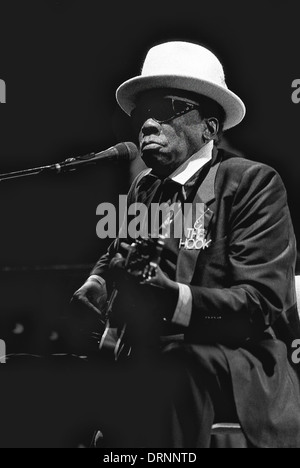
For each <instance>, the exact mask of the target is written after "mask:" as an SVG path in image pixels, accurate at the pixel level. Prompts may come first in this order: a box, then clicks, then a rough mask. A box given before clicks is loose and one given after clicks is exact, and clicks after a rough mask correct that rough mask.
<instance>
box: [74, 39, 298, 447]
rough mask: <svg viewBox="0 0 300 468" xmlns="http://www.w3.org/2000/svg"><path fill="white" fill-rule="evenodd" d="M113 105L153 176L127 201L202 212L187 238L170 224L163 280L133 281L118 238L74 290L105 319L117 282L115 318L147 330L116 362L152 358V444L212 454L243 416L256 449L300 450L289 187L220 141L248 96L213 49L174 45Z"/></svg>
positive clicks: (147, 403) (148, 406) (150, 59)
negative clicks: (218, 431)
mask: <svg viewBox="0 0 300 468" xmlns="http://www.w3.org/2000/svg"><path fill="white" fill-rule="evenodd" d="M117 100H118V103H119V105H120V106H121V108H122V109H123V110H124V111H125V112H126V113H127V114H128V115H130V116H131V118H132V122H133V126H134V129H135V131H136V134H137V135H138V139H139V145H140V150H141V154H142V158H143V160H144V162H145V163H146V165H147V166H148V167H149V168H150V170H147V171H144V172H142V173H141V174H140V175H139V176H138V177H137V178H136V180H135V181H134V183H133V185H132V187H131V189H130V192H129V195H128V204H129V205H131V204H133V203H136V202H138V203H143V204H145V205H146V206H147V207H148V208H149V209H150V206H151V204H153V203H154V202H157V203H161V202H167V203H173V202H174V201H176V202H177V203H179V204H180V206H182V211H183V212H184V210H185V208H184V206H185V204H190V205H192V207H193V209H194V208H196V207H197V206H200V207H202V211H201V210H200V212H201V214H200V217H199V218H197V215H196V218H195V220H194V221H195V223H194V222H193V223H192V225H191V226H190V229H188V230H187V231H185V232H184V233H183V237H182V238H181V239H178V238H176V237H175V236H174V229H173V230H172V229H171V230H170V232H171V235H170V236H169V237H168V238H166V239H165V241H164V248H163V251H162V253H161V259H160V264H159V266H157V267H156V270H155V275H153V276H152V277H150V278H148V279H147V280H141V281H138V280H137V279H136V278H135V276H134V272H128V269H127V271H126V268H125V267H126V265H125V260H124V258H125V257H126V250H128V245H127V244H128V243H130V239H128V242H125V243H122V239H119V238H118V239H116V240H115V241H114V242H113V244H112V245H111V247H110V248H109V249H108V252H107V254H106V255H104V256H103V257H102V258H101V259H100V260H99V261H98V263H97V264H96V266H95V268H94V270H93V271H92V273H91V276H90V277H89V278H88V280H87V281H86V283H85V284H84V285H83V286H82V287H81V288H80V289H79V290H78V291H77V292H76V293H75V295H74V298H75V300H76V301H77V302H78V303H81V304H84V305H85V306H86V310H89V311H90V312H91V313H95V314H99V304H100V302H102V301H103V296H104V292H105V287H107V289H108V291H111V289H112V284H113V285H114V286H116V288H117V290H118V291H119V294H118V295H117V298H116V300H115V304H114V307H115V310H118V316H119V317H120V316H122V314H123V317H124V316H125V315H126V314H127V315H126V317H127V318H128V317H130V319H129V321H130V324H131V327H132V330H133V331H134V327H135V323H136V330H138V331H141V333H142V337H143V338H142V340H138V339H135V333H134V332H133V331H132V332H131V333H129V334H128V336H127V338H126V339H125V344H126V346H125V345H124V343H123V347H124V346H125V348H126V349H127V354H126V358H125V359H123V360H121V359H120V360H121V362H124V366H125V365H126V364H125V362H127V361H128V362H130V360H132V361H134V360H135V361H137V362H138V363H139V365H140V364H141V363H142V362H143V360H144V362H145V363H148V364H147V366H148V367H147V369H146V370H145V367H144V374H143V372H141V375H143V378H146V377H145V376H148V377H147V384H145V386H144V391H145V398H144V399H142V401H143V403H144V412H143V415H142V417H141V420H142V421H143V426H144V428H143V429H144V430H145V431H146V428H147V429H148V435H147V442H146V443H147V444H148V446H150V447H185V448H187V447H209V446H210V437H211V436H210V433H211V427H212V424H213V423H214V422H226V421H227V422H228V421H238V422H240V424H241V426H242V429H243V431H244V433H245V435H246V437H247V439H248V441H249V444H251V445H252V446H255V447H300V390H299V383H298V378H297V375H296V372H295V370H294V369H293V368H292V365H291V364H290V362H289V357H290V345H291V341H292V340H293V338H294V337H295V336H297V337H299V333H300V327H299V325H300V324H299V319H298V314H297V309H296V298H295V286H294V276H295V275H294V265H295V258H296V246H295V238H294V233H293V227H292V224H291V219H290V214H289V210H288V206H287V197H286V191H285V188H284V186H283V183H282V181H281V179H280V177H279V175H278V174H277V173H276V172H275V171H274V170H273V169H272V168H270V167H268V166H266V165H264V164H261V163H258V162H253V161H250V160H248V159H243V158H240V157H237V156H235V155H233V154H230V153H228V152H226V151H224V150H222V149H218V148H217V145H216V143H217V141H218V138H219V137H220V135H221V133H222V131H224V130H228V129H229V128H232V127H234V126H236V125H238V124H239V123H240V122H241V121H242V119H243V117H244V115H245V106H244V104H243V102H242V101H241V99H240V98H239V97H238V96H237V95H235V94H234V93H233V92H231V91H230V90H229V89H228V88H227V86H226V83H225V77H224V71H223V68H222V65H221V63H220V62H219V60H218V59H217V57H216V56H215V55H214V54H212V53H211V52H210V51H209V50H207V49H206V48H203V47H202V46H200V45H197V44H194V43H186V42H176V41H174V42H168V43H164V44H160V45H157V46H155V47H153V48H152V49H151V50H150V51H149V53H148V55H147V57H146V59H145V62H144V66H143V69H142V74H141V76H138V77H135V78H133V79H131V80H128V81H126V82H125V83H123V84H122V85H121V86H120V87H119V89H118V90H117ZM190 205H189V206H190ZM203 207H204V208H203ZM199 220H200V221H201V224H200V225H201V229H199V223H200V221H199ZM169 224H170V225H171V224H172V220H170V219H169ZM174 224H175V220H174V219H173V225H174ZM172 233H173V235H172ZM189 241H191V242H189ZM194 241H195V242H194ZM105 283H106V284H105ZM131 311H132V313H131ZM139 314H140V315H139ZM149 317H150V318H149ZM154 317H155V319H154ZM153 322H156V323H159V325H158V326H155V325H154V326H153ZM123 330H124V329H123ZM147 330H148V331H149V333H147ZM155 333H156V334H157V335H158V336H156V338H155V339H154V338H153V336H154V335H155ZM150 337H152V338H153V339H152V338H150ZM143 345H144V346H143ZM143 348H144V349H143ZM122 349H123V348H122V347H121V350H122ZM145 349H147V352H145ZM128 350H129V351H128ZM151 353H152V355H153V357H152V358H150V357H149V356H150V355H151ZM149 363H151V365H150V364H149ZM140 368H143V365H141V366H140ZM130 369H131V368H130ZM121 394H122V390H121V389H120V391H119V393H118V395H119V396H120V398H122V396H121ZM118 395H117V396H115V398H116V399H117V398H118ZM139 403H140V402H139ZM147 410H148V411H147ZM130 411H132V413H131V414H132V415H133V414H134V411H136V412H138V411H139V409H137V407H136V409H135V410H134V409H132V408H131V410H130ZM130 411H128V414H129V415H130ZM129 417H130V416H129Z"/></svg>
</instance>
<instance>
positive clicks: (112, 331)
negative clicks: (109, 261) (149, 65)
mask: <svg viewBox="0 0 300 468" xmlns="http://www.w3.org/2000/svg"><path fill="white" fill-rule="evenodd" d="M163 248H164V238H163V236H160V237H158V238H155V239H152V238H147V239H144V238H142V239H138V240H137V241H135V242H134V243H132V244H131V246H130V249H129V251H128V255H127V258H126V262H125V270H126V271H127V272H128V273H129V274H130V275H132V278H134V281H135V283H136V285H137V286H138V285H139V284H140V283H142V282H144V281H146V280H148V279H151V278H154V277H155V275H156V271H157V267H158V265H159V262H160V258H161V253H162V251H163ZM122 286H123V287H121V289H122V290H121V291H120V287H119V290H118V289H117V288H114V289H113V291H112V293H111V295H110V298H109V301H108V303H107V310H106V317H107V323H106V327H105V330H104V332H103V335H102V338H101V341H100V344H99V349H100V350H101V351H105V352H108V353H109V354H113V356H114V359H115V360H119V359H121V358H126V357H128V356H130V353H131V345H130V341H131V339H130V338H132V337H134V340H135V341H140V342H141V341H143V339H144V337H145V333H147V330H146V327H143V326H142V327H141V323H142V322H143V317H142V314H139V313H137V311H136V307H134V304H132V302H131V299H132V295H131V294H130V289H129V288H127V285H126V284H124V285H122ZM142 299H143V298H141V300H142ZM117 302H119V303H120V302H121V303H122V307H119V309H120V308H121V312H119V313H117V314H116V312H115V309H116V308H117V307H116V303H117ZM111 324H114V326H111ZM142 329H143V331H141V330H142Z"/></svg>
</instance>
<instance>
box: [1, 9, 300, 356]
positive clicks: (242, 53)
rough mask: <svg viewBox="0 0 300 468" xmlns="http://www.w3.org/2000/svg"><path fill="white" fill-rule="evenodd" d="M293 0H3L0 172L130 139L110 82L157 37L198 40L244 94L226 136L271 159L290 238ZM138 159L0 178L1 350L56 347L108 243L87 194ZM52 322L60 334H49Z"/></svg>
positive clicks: (295, 74) (298, 112) (113, 188)
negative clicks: (238, 119)
mask: <svg viewBox="0 0 300 468" xmlns="http://www.w3.org/2000/svg"><path fill="white" fill-rule="evenodd" d="M296 5H297V2H295V1H294V2H284V4H283V3H280V4H278V6H276V3H275V2H271V1H264V2H247V3H246V2H232V1H222V2H217V1H215V2H213V1H212V2H204V1H186V2H184V3H183V2H166V1H164V2H162V1H160V2H154V1H152V2H147V3H144V2H102V1H100V0H98V1H96V0H60V1H58V0H57V1H55V0H52V1H51V0H39V1H37V0H36V1H32V0H29V1H22V0H20V1H15V0H10V1H1V5H0V25H1V27H0V78H1V79H3V80H5V81H6V85H7V103H6V104H5V105H0V173H5V172H9V171H14V170H20V169H26V168H31V167H35V166H42V165H46V164H51V163H55V162H58V161H62V160H64V159H66V158H67V157H70V156H79V155H82V154H85V153H88V152H91V151H95V152H98V151H101V150H104V149H106V148H108V147H109V146H112V145H115V144H117V143H118V142H121V141H131V140H132V135H131V130H130V125H129V121H128V120H129V119H128V118H127V117H126V116H125V115H123V114H122V112H121V111H120V110H119V109H118V107H117V104H116V102H115V90H116V88H117V87H118V86H119V85H120V84H121V83H122V82H123V81H124V80H126V79H128V78H131V77H132V76H135V75H137V74H139V72H140V69H141V66H142V62H143V59H144V57H145V54H146V52H147V50H148V49H149V48H150V47H151V46H153V45H154V44H155V43H158V42H163V41H165V40H176V39H178V40H191V41H195V42H199V43H201V44H203V45H205V46H207V47H209V48H210V49H211V50H212V51H213V52H215V53H216V54H217V55H218V57H219V58H220V59H221V61H222V63H223V64H224V68H225V73H226V78H227V84H228V86H229V88H230V89H232V90H233V91H235V92H236V93H237V94H238V95H239V96H240V97H241V98H242V99H243V100H244V102H245V103H246V106H247V115H246V118H245V120H244V121H243V122H242V123H241V124H240V125H239V126H238V127H237V128H235V129H232V130H230V131H229V132H227V133H226V144H227V145H228V146H230V147H232V148H234V149H236V150H237V151H238V152H240V153H242V154H244V155H246V156H247V157H249V158H250V159H255V160H259V161H262V162H264V163H266V164H269V165H271V166H273V167H275V169H277V170H278V172H279V173H280V175H281V176H282V178H283V181H284V183H285V185H286V188H287V192H288V196H289V204H290V209H291V213H292V218H293V222H294V227H295V231H296V235H297V239H298V241H299V236H300V216H299V215H298V200H299V168H300V155H299V149H298V139H299V130H298V128H299V121H300V104H299V105H298V106H297V105H295V104H293V103H292V100H291V94H292V88H291V84H292V81H293V80H294V79H297V78H300V62H299V47H298V44H299V34H298V31H299V21H298V17H297V14H296ZM140 168H141V165H140V163H139V162H138V161H135V162H134V163H133V164H131V166H129V165H128V164H124V163H122V164H119V165H113V164H111V163H107V164H100V165H97V166H95V167H91V168H85V169H81V170H80V171H78V172H76V173H70V174H64V175H59V176H38V177H29V178H24V179H18V180H13V181H4V182H0V216H1V230H0V337H1V338H3V339H6V341H7V346H8V352H15V351H20V352H44V351H45V350H46V351H48V350H50V351H53V350H60V349H61V348H63V347H64V344H65V343H64V338H63V337H62V334H61V330H60V326H59V325H58V322H59V320H58V318H59V317H60V316H61V315H63V314H64V311H65V310H66V309H67V307H68V302H69V299H70V297H71V295H72V293H73V292H74V290H75V289H76V288H77V287H79V286H80V285H81V284H82V282H83V281H84V279H85V278H86V276H87V275H88V271H89V267H90V265H92V264H93V263H94V262H95V260H96V259H97V258H98V256H100V254H101V253H102V252H103V251H104V250H105V248H106V246H107V242H104V241H100V240H99V239H97V237H96V223H97V217H96V207H97V206H98V204H99V203H101V202H104V201H111V202H116V200H117V197H118V194H122V193H126V192H127V190H128V187H129V184H130V181H131V180H132V177H133V176H134V174H135V173H136V172H138V171H139V169H140ZM53 332H57V333H58V335H56V334H53Z"/></svg>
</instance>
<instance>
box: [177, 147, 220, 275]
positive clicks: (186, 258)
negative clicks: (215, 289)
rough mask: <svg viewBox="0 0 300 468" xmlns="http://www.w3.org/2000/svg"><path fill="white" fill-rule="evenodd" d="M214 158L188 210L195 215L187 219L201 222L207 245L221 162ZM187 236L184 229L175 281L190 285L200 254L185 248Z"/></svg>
mask: <svg viewBox="0 0 300 468" xmlns="http://www.w3.org/2000/svg"><path fill="white" fill-rule="evenodd" d="M216 156H217V151H216V152H215V154H214V157H213V160H212V162H211V166H210V168H209V170H208V172H207V174H206V176H205V178H204V180H203V182H202V183H201V185H200V187H199V189H198V191H197V193H196V195H195V198H194V200H193V203H192V204H191V206H190V210H193V212H194V213H195V214H194V216H191V214H189V215H188V219H193V220H195V221H197V220H201V223H202V225H203V227H204V234H203V236H204V239H205V240H206V241H207V242H208V243H209V234H210V226H211V221H212V219H213V216H214V213H213V211H212V210H211V208H210V207H211V206H212V204H213V202H214V201H215V181H216V175H217V172H218V169H219V166H220V162H221V161H220V160H219V161H217V157H216ZM189 227H190V226H189ZM188 235H189V233H188V232H187V229H184V235H183V239H182V242H181V248H180V250H179V254H178V261H177V270H176V281H177V282H179V283H185V284H189V283H191V281H192V279H193V276H194V271H195V268H196V263H197V259H198V256H199V254H200V252H201V250H197V249H196V248H193V249H190V250H189V249H187V248H186V247H185V246H186V245H187V244H186V240H187V239H188Z"/></svg>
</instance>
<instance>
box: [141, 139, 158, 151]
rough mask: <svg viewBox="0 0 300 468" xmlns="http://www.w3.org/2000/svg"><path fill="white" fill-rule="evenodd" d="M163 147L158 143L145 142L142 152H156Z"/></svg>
mask: <svg viewBox="0 0 300 468" xmlns="http://www.w3.org/2000/svg"><path fill="white" fill-rule="evenodd" d="M161 147H162V145H161V144H160V143H158V142H157V141H144V142H143V143H142V146H141V150H142V151H144V150H156V149H158V148H161Z"/></svg>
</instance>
